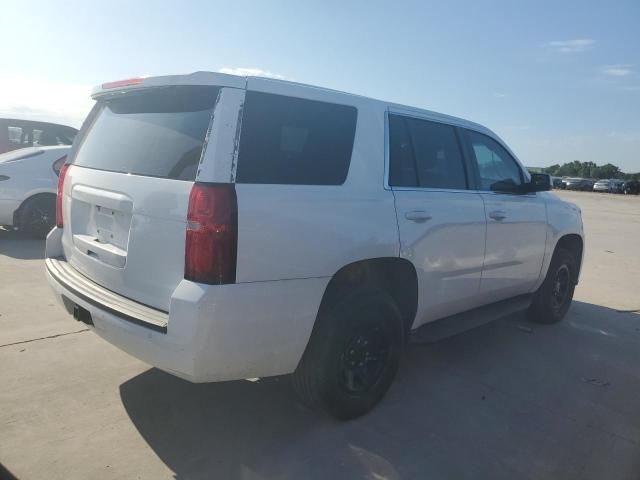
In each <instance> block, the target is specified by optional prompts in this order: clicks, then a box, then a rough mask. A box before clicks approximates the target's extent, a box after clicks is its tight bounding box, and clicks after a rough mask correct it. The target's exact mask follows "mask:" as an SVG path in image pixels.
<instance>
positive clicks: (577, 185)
mask: <svg viewBox="0 0 640 480" xmlns="http://www.w3.org/2000/svg"><path fill="white" fill-rule="evenodd" d="M594 183H595V182H594V181H593V180H589V179H587V178H566V179H565V180H564V188H565V189H567V190H581V191H590V190H592V189H593V185H594Z"/></svg>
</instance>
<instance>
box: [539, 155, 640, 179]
mask: <svg viewBox="0 0 640 480" xmlns="http://www.w3.org/2000/svg"><path fill="white" fill-rule="evenodd" d="M542 171H543V172H544V173H548V174H549V175H552V176H554V177H581V178H619V179H621V180H640V172H637V173H624V172H623V171H621V170H620V168H619V167H617V166H616V165H613V164H611V163H607V164H605V165H596V164H595V163H594V162H580V161H578V160H574V161H573V162H569V163H565V164H563V165H558V164H556V165H551V166H550V167H545V168H543V169H542Z"/></svg>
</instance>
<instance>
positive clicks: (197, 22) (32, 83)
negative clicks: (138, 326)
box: [0, 0, 640, 172]
mask: <svg viewBox="0 0 640 480" xmlns="http://www.w3.org/2000/svg"><path fill="white" fill-rule="evenodd" d="M0 59H2V60H1V61H0V116H17V117H20V118H39V119H44V120H49V121H58V122H62V123H67V124H70V125H73V126H79V125H80V124H81V123H82V120H83V118H84V116H85V115H86V114H87V112H88V110H89V108H90V106H91V100H90V97H89V93H90V91H91V88H92V87H93V86H95V85H98V84H100V83H103V82H105V81H109V80H117V79H122V78H129V77H135V76H140V75H165V74H180V73H190V72H193V71H197V70H209V71H222V72H228V73H240V74H247V73H248V74H260V75H267V76H273V77H276V78H283V79H285V80H294V81H297V82H303V83H310V84H313V85H319V86H323V87H328V88H334V89H338V90H343V91H347V92H351V93H356V94H360V95H365V96H370V97H373V98H378V99H382V100H388V101H391V102H396V103H402V104H407V105H411V106H416V107H420V108H427V109H429V110H434V111H438V112H442V113H447V114H450V115H456V116H460V117H463V118H466V119H469V120H473V121H476V122H479V123H482V124H483V125H486V126H487V127H489V128H491V129H492V130H493V131H495V132H496V133H497V134H498V135H500V136H501V137H502V138H503V139H504V140H505V141H506V142H507V143H508V144H509V146H510V147H511V148H512V150H514V152H515V153H516V155H518V157H519V158H520V160H521V161H522V162H523V163H524V164H525V165H527V166H547V165H551V164H554V163H560V164H562V163H564V162H569V161H573V160H580V161H593V162H595V163H597V164H599V165H600V164H604V163H613V164H616V165H618V166H619V167H621V168H622V170H623V171H627V172H632V171H640V1H638V0H630V1H615V0H612V1H608V2H605V1H597V2H596V1H590V0H581V1H564V2H562V1H547V0H537V1H527V2H524V1H517V0H512V1H480V0H478V1H473V0H470V1H454V0H452V1H447V2H443V1H433V2H432V1H384V2H383V1H373V0H372V1H366V2H365V1H347V0H342V1H334V0H322V1H318V2H310V1H305V2H300V1H298V2H296V1H277V0H272V1H250V0H243V1H241V2H228V1H227V2H218V1H213V0H209V1H188V0H183V1H181V2H179V1H148V0H138V1H136V2H131V1H126V2H125V1H120V0H114V1H111V0H110V1H109V2H104V1H102V2H98V1H93V0H85V1H82V2H74V1H71V2H59V1H36V0H22V1H14V2H5V4H3V6H2V15H1V16H0Z"/></svg>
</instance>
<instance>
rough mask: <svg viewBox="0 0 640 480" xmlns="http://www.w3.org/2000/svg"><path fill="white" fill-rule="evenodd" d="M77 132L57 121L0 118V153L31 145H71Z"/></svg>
mask: <svg viewBox="0 0 640 480" xmlns="http://www.w3.org/2000/svg"><path fill="white" fill-rule="evenodd" d="M77 133H78V130H76V129H75V128H73V127H68V126H66V125H60V124H57V123H49V122H36V121H33V120H18V119H14V118H0V154H1V153H5V152H10V151H11V150H17V149H19V148H26V147H33V146H41V147H46V146H55V145H71V144H72V143H73V138H74V137H75V136H76V134H77Z"/></svg>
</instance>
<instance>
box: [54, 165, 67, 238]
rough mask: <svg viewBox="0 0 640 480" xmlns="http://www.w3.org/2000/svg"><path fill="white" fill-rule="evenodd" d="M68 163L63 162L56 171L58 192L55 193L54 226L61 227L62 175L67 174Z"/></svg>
mask: <svg viewBox="0 0 640 480" xmlns="http://www.w3.org/2000/svg"><path fill="white" fill-rule="evenodd" d="M68 169H69V165H68V164H66V163H64V164H62V165H61V166H60V170H59V172H58V193H57V195H56V226H57V227H58V228H62V191H63V189H64V177H65V176H66V175H67V170H68Z"/></svg>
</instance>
